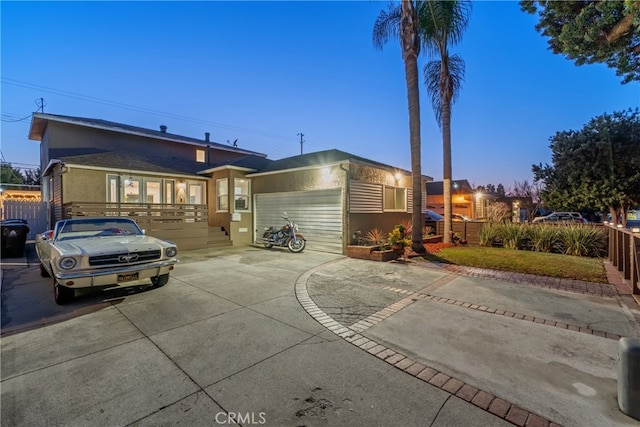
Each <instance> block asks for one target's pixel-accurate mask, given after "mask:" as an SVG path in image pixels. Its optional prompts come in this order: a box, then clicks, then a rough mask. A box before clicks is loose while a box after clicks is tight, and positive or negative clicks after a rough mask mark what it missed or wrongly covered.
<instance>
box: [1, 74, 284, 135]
mask: <svg viewBox="0 0 640 427" xmlns="http://www.w3.org/2000/svg"><path fill="white" fill-rule="evenodd" d="M2 81H3V82H4V83H6V84H8V85H12V86H18V87H22V88H25V89H32V90H40V91H43V92H48V93H53V94H56V95H60V96H65V97H68V98H73V99H79V100H82V101H88V102H95V103H97V104H102V105H107V106H110V107H116V108H122V109H125V110H130V111H138V112H143V113H147V114H151V115H155V116H159V117H165V118H170V119H175V120H182V121H186V122H192V123H197V124H204V125H209V126H214V127H218V128H222V129H229V130H237V131H241V132H246V133H251V134H254V135H259V136H265V137H268V138H274V139H282V140H286V141H294V138H293V137H289V136H284V135H279V134H275V133H270V132H264V131H259V130H254V129H248V128H243V127H239V126H232V125H227V124H224V123H217V122H210V121H206V120H202V119H195V118H192V117H188V116H183V115H180V114H173V113H166V112H163V111H159V110H153V109H151V108H146V107H139V106H135V105H132V104H126V103H123V102H118V101H110V100H107V99H103V98H98V97H94V96H89V95H83V94H80V93H76V92H69V91H65V90H61V89H55V88H50V87H47V86H41V85H37V84H34V83H29V82H24V81H21V80H16V79H11V78H8V77H2Z"/></svg>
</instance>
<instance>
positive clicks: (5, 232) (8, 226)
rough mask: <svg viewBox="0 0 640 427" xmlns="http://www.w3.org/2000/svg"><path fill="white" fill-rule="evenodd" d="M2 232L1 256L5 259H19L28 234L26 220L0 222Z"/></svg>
mask: <svg viewBox="0 0 640 427" xmlns="http://www.w3.org/2000/svg"><path fill="white" fill-rule="evenodd" d="M0 229H1V230H2V232H1V234H0V238H1V239H2V256H3V257H7V258H19V257H21V256H22V255H23V254H24V247H25V244H26V242H27V234H29V226H28V225H27V220H26V219H6V220H4V221H0Z"/></svg>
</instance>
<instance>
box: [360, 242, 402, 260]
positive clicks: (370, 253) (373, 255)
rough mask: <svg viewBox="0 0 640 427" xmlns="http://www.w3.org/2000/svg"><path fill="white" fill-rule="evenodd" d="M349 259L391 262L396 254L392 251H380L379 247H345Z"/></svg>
mask: <svg viewBox="0 0 640 427" xmlns="http://www.w3.org/2000/svg"><path fill="white" fill-rule="evenodd" d="M347 256H348V257H349V258H358V259H369V260H372V261H392V260H394V259H396V258H397V257H398V254H397V253H396V252H395V251H394V250H392V249H385V250H380V246H355V245H353V246H352V245H349V246H347Z"/></svg>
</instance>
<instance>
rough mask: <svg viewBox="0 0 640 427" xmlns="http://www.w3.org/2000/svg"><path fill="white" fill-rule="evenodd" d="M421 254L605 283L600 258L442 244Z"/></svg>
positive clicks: (488, 266)
mask: <svg viewBox="0 0 640 427" xmlns="http://www.w3.org/2000/svg"><path fill="white" fill-rule="evenodd" d="M424 258H425V259H428V260H432V261H441V262H448V263H451V264H457V265H466V266H470V267H480V268H489V269H493V270H504V271H514V272H518V273H529V274H540V275H543V276H551V277H560V278H564V279H578V280H586V281H589V282H598V283H607V274H606V272H605V269H604V265H603V260H602V259H601V258H587V257H577V256H571V255H561V254H551V253H544V252H532V251H521V250H516V249H504V248H487V247H481V246H457V247H453V248H445V249H442V250H440V251H439V252H437V253H436V254H435V255H431V254H430V255H426V256H424Z"/></svg>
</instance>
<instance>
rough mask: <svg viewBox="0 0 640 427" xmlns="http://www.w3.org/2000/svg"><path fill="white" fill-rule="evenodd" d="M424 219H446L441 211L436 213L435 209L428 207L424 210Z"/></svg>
mask: <svg viewBox="0 0 640 427" xmlns="http://www.w3.org/2000/svg"><path fill="white" fill-rule="evenodd" d="M424 220H425V221H444V217H443V216H442V215H440V214H439V213H435V212H434V211H432V210H429V209H427V210H426V211H425V212H424Z"/></svg>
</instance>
